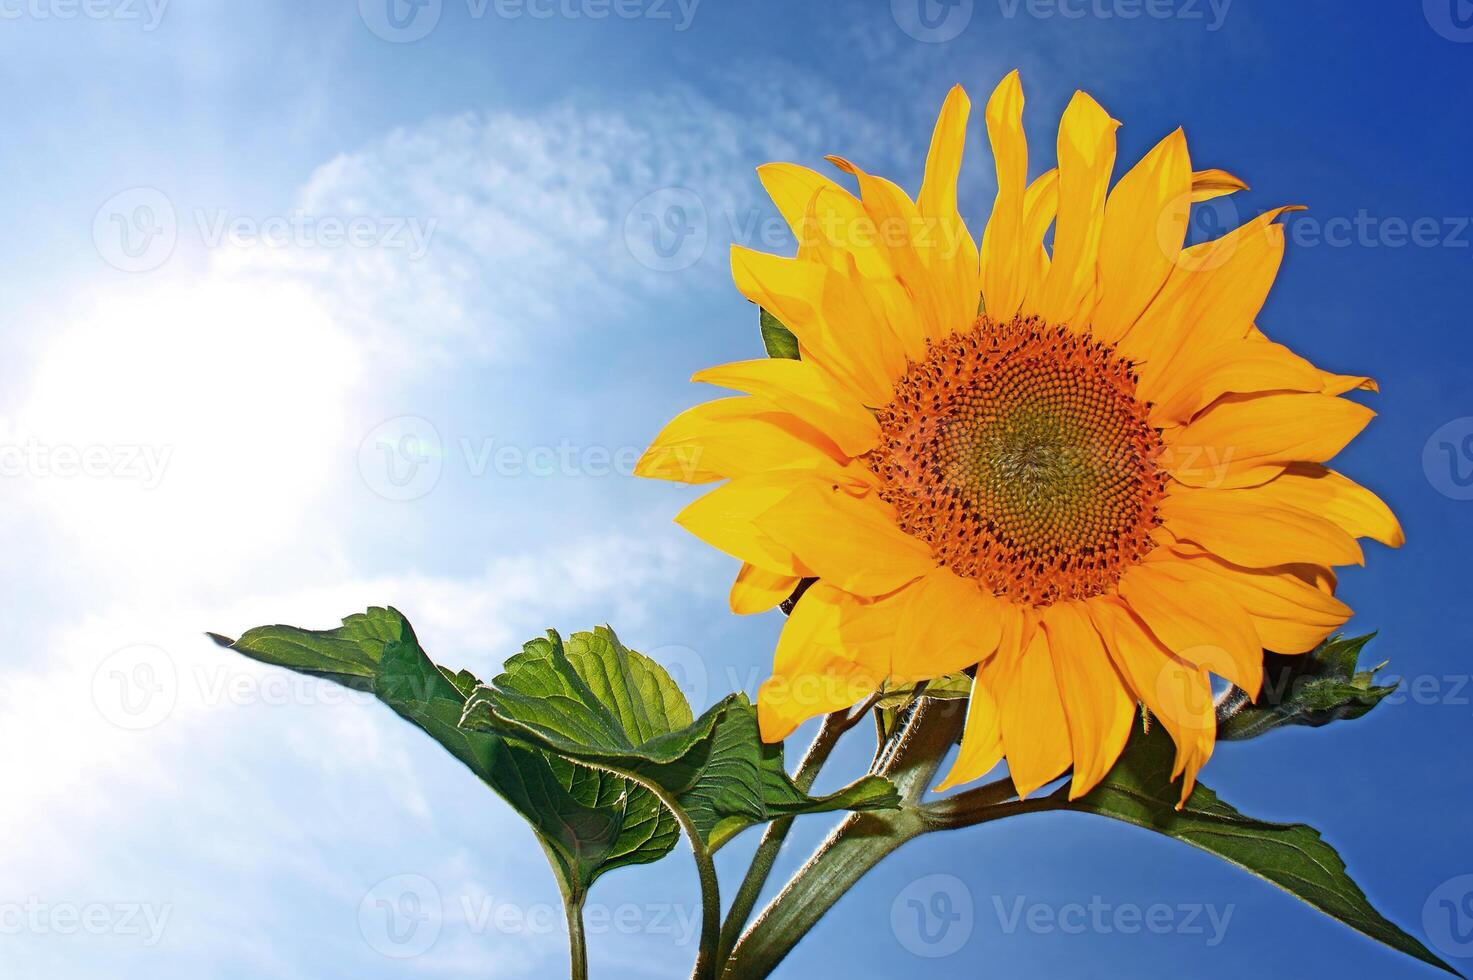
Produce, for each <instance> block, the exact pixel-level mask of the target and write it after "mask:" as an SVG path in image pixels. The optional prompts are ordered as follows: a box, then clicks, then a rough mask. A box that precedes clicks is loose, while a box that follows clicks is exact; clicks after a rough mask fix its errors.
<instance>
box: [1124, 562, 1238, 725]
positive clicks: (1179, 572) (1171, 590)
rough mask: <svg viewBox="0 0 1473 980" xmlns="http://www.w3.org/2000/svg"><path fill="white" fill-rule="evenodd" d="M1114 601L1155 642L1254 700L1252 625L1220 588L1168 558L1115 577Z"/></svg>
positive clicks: (1134, 568) (1137, 567) (1235, 603)
mask: <svg viewBox="0 0 1473 980" xmlns="http://www.w3.org/2000/svg"><path fill="white" fill-rule="evenodd" d="M1120 597H1121V598H1122V599H1124V600H1125V602H1126V604H1127V605H1129V606H1130V610H1131V612H1133V613H1135V614H1136V615H1137V616H1139V617H1140V619H1141V621H1142V622H1144V623H1145V624H1146V626H1148V627H1150V630H1151V632H1152V633H1153V634H1155V637H1156V639H1157V640H1158V641H1160V643H1161V644H1162V645H1163V646H1165V647H1166V648H1167V649H1168V650H1170V651H1171V652H1172V653H1173V654H1175V655H1176V656H1177V657H1178V658H1180V659H1181V660H1184V661H1186V662H1187V663H1191V664H1196V665H1197V666H1198V667H1201V668H1203V669H1205V670H1210V671H1212V673H1214V674H1217V675H1218V676H1219V677H1226V678H1227V679H1228V680H1230V681H1232V682H1233V683H1234V684H1236V685H1238V686H1239V687H1241V688H1243V690H1245V691H1248V692H1249V693H1250V694H1252V695H1253V696H1254V697H1257V696H1258V691H1259V688H1260V687H1262V685H1263V647H1262V645H1261V644H1260V643H1259V642H1258V633H1257V632H1256V631H1255V630H1254V628H1253V621H1252V620H1251V619H1250V618H1249V616H1248V614H1247V613H1246V612H1244V610H1243V607H1242V606H1240V605H1238V604H1237V602H1235V601H1234V600H1233V598H1232V597H1231V596H1229V595H1228V594H1227V593H1226V592H1224V591H1223V590H1222V589H1220V588H1218V587H1217V585H1216V584H1215V583H1214V582H1212V581H1211V580H1210V579H1209V578H1206V577H1204V576H1202V575H1200V574H1197V573H1195V572H1194V571H1193V570H1192V569H1190V568H1185V567H1182V563H1181V562H1180V561H1177V560H1175V559H1174V556H1173V558H1172V560H1168V561H1153V562H1146V563H1145V564H1143V565H1136V566H1135V567H1133V568H1130V569H1128V570H1127V571H1126V573H1125V574H1124V575H1122V576H1121V578H1120Z"/></svg>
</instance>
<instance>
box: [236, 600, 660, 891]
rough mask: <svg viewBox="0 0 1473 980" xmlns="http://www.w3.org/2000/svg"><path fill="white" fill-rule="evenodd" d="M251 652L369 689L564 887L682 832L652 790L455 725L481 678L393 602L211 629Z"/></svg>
mask: <svg viewBox="0 0 1473 980" xmlns="http://www.w3.org/2000/svg"><path fill="white" fill-rule="evenodd" d="M211 636H212V637H213V638H214V640H215V641H216V642H217V643H219V644H221V645H222V646H226V647H229V648H230V649H232V650H235V651H236V652H238V653H241V654H244V655H245V656H247V657H250V658H251V659H253V660H259V661H261V662H263V663H268V664H274V665H276V666H280V667H287V668H290V669H292V670H295V671H297V672H299V673H302V674H308V675H311V676H316V677H323V678H326V679H328V680H333V681H336V682H338V683H339V684H344V685H346V686H348V687H351V688H353V689H355V690H361V691H368V692H371V693H373V694H374V695H375V696H376V697H377V698H378V699H379V700H380V701H383V702H384V703H385V704H387V705H388V706H389V707H390V708H392V709H393V710H394V711H395V712H397V713H398V714H399V715H400V716H401V717H403V718H405V719H406V720H408V721H410V722H412V723H413V724H415V725H416V726H418V727H419V728H420V729H421V730H423V731H424V732H425V733H427V734H428V735H429V736H430V737H431V738H433V739H434V740H435V741H437V742H439V743H440V744H441V745H442V746H444V747H445V749H447V750H448V751H449V752H450V754H451V755H453V756H455V757H456V758H457V759H459V760H460V761H461V762H462V763H463V764H464V765H465V766H466V767H467V768H468V769H470V770H471V772H473V773H475V774H476V775H477V776H478V777H480V779H481V781H482V782H484V783H485V784H486V785H487V786H489V787H491V789H493V790H495V791H496V792H497V793H498V794H500V795H501V796H502V798H503V799H505V800H506V801H507V802H508V803H510V804H511V806H512V807H513V808H514V809H515V810H516V811H517V812H518V813H520V814H521V815H522V817H524V818H525V819H526V820H527V821H528V822H529V823H531V824H532V828H533V830H534V831H535V832H536V833H537V836H538V838H539V840H540V841H541V842H542V845H543V848H544V850H546V851H547V853H548V856H549V859H550V860H551V861H552V863H553V865H554V868H555V869H556V871H557V873H558V875H559V878H560V884H561V885H562V886H563V888H564V890H565V892H567V893H568V894H575V895H576V894H585V893H586V892H587V890H588V888H589V886H591V885H592V884H593V882H594V881H595V880H596V879H597V878H598V877H599V876H600V875H602V874H604V873H606V872H608V871H611V870H613V869H614V868H619V867H623V866H626V865H632V864H644V863H648V862H650V861H656V860H658V859H660V858H662V857H664V856H665V855H666V854H667V853H669V852H670V850H671V849H672V848H673V847H674V846H675V843H676V841H677V840H678V839H679V833H680V831H679V828H678V826H677V825H676V822H675V819H674V817H673V816H672V815H671V814H670V812H669V811H668V810H666V809H665V808H664V807H663V806H662V805H661V804H660V802H659V799H658V798H657V797H656V796H655V795H654V794H653V793H651V792H650V791H649V790H648V789H646V788H644V787H643V786H640V785H638V784H637V783H635V782H633V781H631V780H628V779H624V778H622V777H620V776H617V775H615V774H613V773H610V772H607V771H605V770H598V769H591V768H588V767H587V766H581V765H577V764H575V763H573V762H571V761H569V760H568V759H566V758H563V757H560V756H556V755H550V754H548V753H545V752H542V751H539V750H538V749H536V748H533V747H531V746H528V745H526V744H524V743H519V742H516V741H514V740H508V739H504V738H501V737H499V736H497V735H495V734H491V733H486V732H472V731H465V730H464V729H462V728H460V727H459V723H460V718H461V715H462V714H464V712H465V702H466V699H467V698H468V697H469V696H470V694H471V693H472V692H473V691H474V690H475V689H476V688H477V687H478V686H479V683H480V682H479V681H477V680H476V678H475V677H474V676H473V675H472V674H470V673H469V672H467V671H459V672H455V673H452V672H451V671H448V670H446V669H444V668H442V667H438V666H436V665H435V664H434V663H433V662H431V660H430V659H429V657H428V656H427V655H426V654H425V652H424V650H423V649H421V647H420V645H419V641H418V640H417V639H416V638H415V635H414V630H413V629H412V628H411V627H410V625H409V622H408V621H407V620H406V619H405V618H404V617H403V615H401V614H400V613H399V612H398V611H397V610H395V609H392V608H388V609H386V608H378V607H375V608H373V609H370V610H368V612H367V613H361V614H358V615H354V616H349V617H348V618H347V619H345V620H343V625H342V626H341V627H339V628H338V629H334V630H323V631H318V630H304V629H297V628H295V627H290V626H263V627H259V628H257V629H253V630H249V631H248V632H247V633H246V634H245V635H244V636H242V637H241V638H240V639H238V640H230V639H228V638H226V637H222V636H218V635H215V634H211Z"/></svg>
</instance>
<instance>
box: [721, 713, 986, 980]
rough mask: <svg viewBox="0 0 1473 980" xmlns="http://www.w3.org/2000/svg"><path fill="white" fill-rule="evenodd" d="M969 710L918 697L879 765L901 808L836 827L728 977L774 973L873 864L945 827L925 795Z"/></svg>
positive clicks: (751, 933)
mask: <svg viewBox="0 0 1473 980" xmlns="http://www.w3.org/2000/svg"><path fill="white" fill-rule="evenodd" d="M964 708H965V705H964V704H962V703H961V702H955V701H938V700H935V699H933V698H921V699H920V700H918V701H917V703H916V705H915V706H914V708H913V709H912V710H911V713H910V715H909V717H908V718H907V719H906V720H905V721H904V722H903V724H902V726H901V729H900V731H899V732H898V733H897V734H896V737H895V738H894V739H893V740H892V741H891V743H890V744H889V745H887V746H886V751H884V752H883V753H881V755H880V757H879V759H878V760H877V762H878V764H877V767H876V770H875V771H876V773H877V774H878V775H881V776H885V777H887V778H889V779H890V780H891V782H893V783H894V784H895V787H896V789H898V790H899V792H900V797H901V800H902V803H901V806H900V809H898V810H892V811H885V812H876V813H855V814H851V815H850V816H849V817H847V818H846V819H845V820H844V822H843V823H841V824H840V825H839V826H838V827H836V828H835V829H834V831H833V833H831V834H829V836H828V838H827V839H826V840H825V841H824V842H823V844H822V845H820V846H819V848H818V850H817V851H815V852H814V854H813V856H812V857H811V858H809V859H808V863H807V864H805V865H804V866H803V868H802V870H800V871H799V872H798V873H797V875H795V876H794V877H793V879H792V880H791V881H789V882H788V884H787V886H786V887H784V888H783V890H782V892H781V893H779V894H778V896H777V898H775V899H773V901H772V903H771V904H769V905H768V906H767V908H766V909H764V910H763V912H762V914H761V915H760V916H758V918H757V921H755V922H753V923H752V925H751V927H750V928H749V929H748V930H747V931H746V932H745V933H744V934H743V935H742V937H741V939H740V940H738V941H737V943H736V945H735V947H734V948H733V949H732V951H731V956H730V958H729V959H727V961H726V963H725V966H724V972H723V976H724V977H727V978H732V980H735V978H748V977H765V976H767V975H769V974H770V973H771V972H772V971H773V969H775V968H776V967H777V965H778V963H780V962H781V961H782V959H783V957H785V956H787V954H788V953H789V952H791V951H792V949H793V947H794V946H796V945H797V944H798V941H799V940H800V939H802V938H803V936H804V935H806V934H807V933H808V931H809V930H810V929H812V928H813V927H814V926H815V925H817V924H818V921H819V920H820V919H822V918H823V916H824V914H825V913H827V912H828V910H829V909H830V908H832V907H833V905H834V903H835V902H837V901H838V900H839V899H840V898H841V897H842V896H843V895H844V894H845V893H846V892H848V891H849V889H850V888H852V887H853V886H854V885H855V883H856V882H858V881H859V879H860V878H862V877H864V875H865V874H866V873H868V872H869V870H870V869H871V868H873V867H874V866H875V865H877V864H879V863H880V861H882V860H883V859H884V858H885V857H887V856H888V855H889V854H891V853H892V852H894V851H895V850H896V849H897V848H899V847H900V846H901V845H903V844H905V843H906V842H907V841H911V840H914V839H915V838H916V837H919V836H921V835H922V834H924V833H926V832H928V831H929V830H932V829H938V827H937V826H936V825H933V824H932V823H931V821H930V818H929V815H928V812H927V808H926V807H923V806H921V805H920V800H921V798H922V797H923V796H924V795H925V792H926V789H927V788H928V787H929V786H930V784H931V780H932V779H933V778H934V777H935V775H936V770H937V768H939V767H940V765H941V759H942V757H943V756H944V755H945V754H946V751H947V750H948V749H949V748H950V747H951V744H952V742H954V741H955V740H956V737H957V735H958V734H959V733H960V731H961V727H962V723H963V720H964V715H965V712H964V710H963V709H964Z"/></svg>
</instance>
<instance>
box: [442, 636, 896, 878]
mask: <svg viewBox="0 0 1473 980" xmlns="http://www.w3.org/2000/svg"><path fill="white" fill-rule="evenodd" d="M461 727H463V728H468V729H474V730H478V731H491V732H497V733H499V734H501V735H504V736H507V737H511V738H516V739H520V740H524V741H526V742H528V743H531V744H534V745H536V746H538V747H539V748H542V749H544V750H546V751H548V752H550V753H555V754H557V755H561V756H565V757H567V758H569V759H572V760H575V761H578V762H581V763H584V764H587V765H592V766H598V767H604V768H608V769H612V770H614V771H616V772H619V773H621V774H624V775H628V776H629V777H631V778H633V779H636V780H639V781H641V782H646V783H650V784H653V785H654V786H657V787H659V789H660V790H661V792H662V793H664V794H665V795H666V796H667V797H668V798H669V799H670V800H671V801H672V803H673V805H675V806H677V807H679V808H680V810H681V811H683V813H684V814H685V815H686V816H687V817H689V819H690V820H691V823H692V825H693V826H694V827H695V829H696V832H697V833H699V835H700V836H701V839H702V841H703V842H704V843H705V845H706V846H707V847H708V848H710V849H712V850H715V849H716V848H718V847H720V846H721V845H722V844H724V843H725V842H726V841H728V840H730V839H731V837H732V836H733V835H735V834H736V833H737V832H738V831H740V830H742V829H744V828H746V827H749V826H751V825H752V824H754V823H761V822H765V821H768V820H773V819H776V818H778V817H781V816H789V815H794V814H800V813H814V812H819V811H826V810H836V809H879V808H893V807H895V806H898V805H899V800H898V797H896V795H895V792H894V788H893V787H891V786H890V784H889V783H888V782H886V781H885V780H883V779H879V778H877V777H867V778H865V779H862V780H860V781H859V782H857V783H855V784H853V785H852V786H849V787H847V788H846V789H843V790H840V791H839V792H838V793H835V794H832V795H830V796H824V797H812V796H809V795H807V794H806V793H803V792H802V791H800V790H799V789H798V788H797V786H795V785H794V784H793V781H792V780H791V779H790V778H789V777H788V775H787V772H786V771H785V770H784V768H783V757H782V747H781V746H773V745H765V744H764V743H763V742H762V739H761V737H760V735H759V732H758V727H757V712H756V709H755V708H754V707H753V706H752V704H751V702H750V701H748V699H747V697H746V695H744V694H733V695H731V696H729V697H727V698H725V699H724V700H722V701H721V702H719V703H717V704H716V705H713V706H712V707H711V708H710V709H708V710H707V711H705V712H704V713H703V714H702V715H701V716H700V717H699V718H695V717H693V716H692V713H691V710H690V707H689V705H688V704H687V703H686V701H685V697H684V695H682V694H681V693H680V689H679V688H678V687H676V686H675V682H674V681H672V680H671V679H670V675H669V674H667V673H666V672H665V670H664V668H662V667H661V666H660V665H659V664H657V663H655V662H654V661H652V660H650V659H649V658H648V657H645V656H643V655H642V654H640V653H638V652H636V651H634V650H630V649H628V648H627V647H625V646H624V645H623V644H622V643H620V642H619V640H618V638H617V637H616V636H615V635H614V633H613V631H612V630H610V629H608V628H607V627H599V628H598V629H597V630H595V631H594V632H592V633H575V634H573V635H572V636H570V637H569V638H568V640H567V642H566V644H565V643H564V642H563V640H562V638H561V637H560V636H559V635H558V634H557V633H555V632H552V631H549V632H548V634H547V637H546V638H545V639H537V640H532V641H531V642H529V643H527V644H526V646H525V647H524V648H523V650H522V652H521V653H520V654H517V655H516V656H514V657H512V658H511V659H510V660H508V661H507V662H506V670H505V673H503V674H502V675H501V676H499V677H497V678H496V679H495V680H494V681H493V682H492V684H491V685H490V686H487V687H481V688H480V689H478V690H477V691H476V692H475V693H474V694H473V695H472V696H471V698H470V700H469V701H468V702H467V704H466V710H465V716H464V718H463V719H462V720H461Z"/></svg>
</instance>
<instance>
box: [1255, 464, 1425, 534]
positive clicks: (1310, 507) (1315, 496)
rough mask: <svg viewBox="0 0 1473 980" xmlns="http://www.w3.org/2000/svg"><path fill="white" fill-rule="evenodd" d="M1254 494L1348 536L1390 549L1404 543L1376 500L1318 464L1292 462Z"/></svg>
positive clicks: (1387, 511)
mask: <svg viewBox="0 0 1473 980" xmlns="http://www.w3.org/2000/svg"><path fill="white" fill-rule="evenodd" d="M1254 493H1255V494H1256V495H1257V496H1258V497H1259V498H1260V499H1262V500H1264V501H1267V502H1272V503H1277V504H1284V505H1288V506H1290V507H1297V508H1298V509H1300V510H1306V511H1309V512H1310V513H1312V514H1318V515H1320V516H1321V517H1324V518H1325V519H1326V520H1329V521H1333V522H1334V523H1335V524H1337V525H1338V526H1340V527H1341V528H1343V529H1344V530H1345V532H1346V533H1347V534H1349V535H1351V536H1352V537H1356V538H1371V539H1372V540H1375V541H1379V542H1381V543H1382V544H1384V545H1387V546H1389V547H1392V548H1400V547H1401V546H1402V545H1403V544H1405V543H1406V535H1405V534H1404V533H1403V532H1402V529H1401V522H1399V521H1398V520H1397V519H1396V515H1395V514H1393V513H1392V512H1391V508H1390V507H1387V506H1386V504H1385V502H1384V501H1382V500H1381V498H1380V497H1378V496H1376V495H1375V494H1374V493H1372V492H1371V491H1369V490H1367V489H1366V488H1365V487H1363V486H1361V485H1360V484H1359V483H1356V482H1355V481H1354V480H1350V479H1347V478H1346V477H1344V476H1341V475H1340V474H1339V473H1336V472H1335V471H1334V470H1332V469H1329V468H1328V467H1325V466H1322V465H1320V464H1319V463H1294V464H1292V465H1290V466H1289V468H1288V469H1286V470H1285V471H1284V472H1283V473H1282V474H1281V475H1279V476H1278V477H1275V478H1274V479H1273V480H1270V481H1269V482H1268V483H1265V484H1264V485H1263V486H1261V487H1257V488H1255V490H1254Z"/></svg>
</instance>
